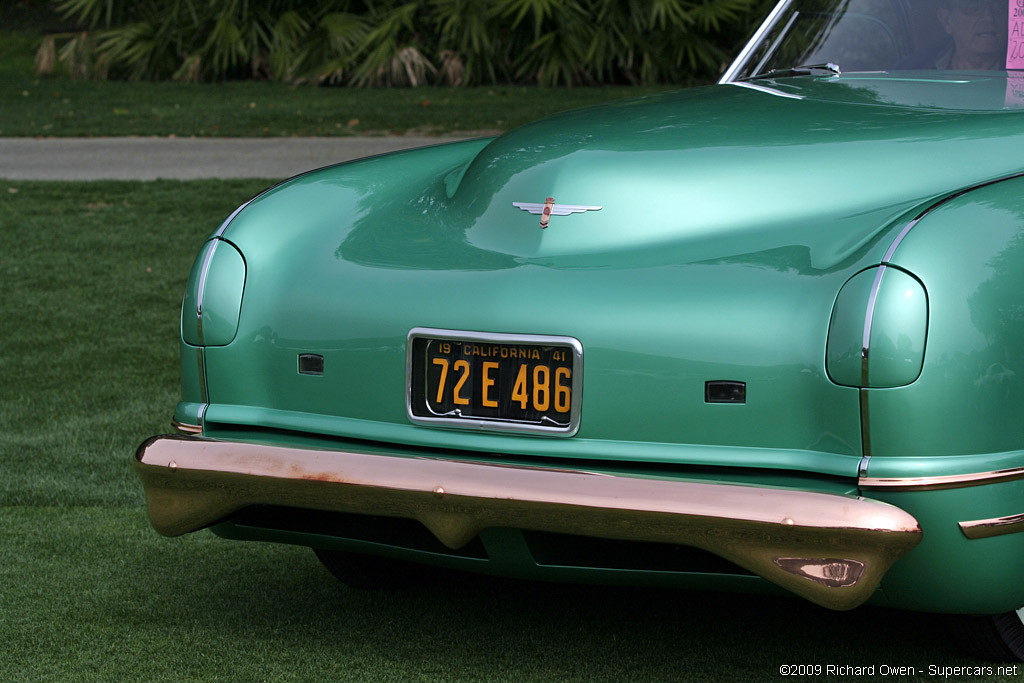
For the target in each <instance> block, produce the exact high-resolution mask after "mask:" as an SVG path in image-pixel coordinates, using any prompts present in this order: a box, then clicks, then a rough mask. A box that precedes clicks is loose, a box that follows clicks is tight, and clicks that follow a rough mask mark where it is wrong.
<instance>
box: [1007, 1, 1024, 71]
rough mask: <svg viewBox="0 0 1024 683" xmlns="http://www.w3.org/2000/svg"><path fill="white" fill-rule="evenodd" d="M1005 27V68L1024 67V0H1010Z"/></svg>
mask: <svg viewBox="0 0 1024 683" xmlns="http://www.w3.org/2000/svg"><path fill="white" fill-rule="evenodd" d="M1008 4H1009V6H1010V23H1009V25H1008V28H1007V34H1006V35H1007V41H1006V68H1007V69H1024V0H1010V2H1009V3H1008Z"/></svg>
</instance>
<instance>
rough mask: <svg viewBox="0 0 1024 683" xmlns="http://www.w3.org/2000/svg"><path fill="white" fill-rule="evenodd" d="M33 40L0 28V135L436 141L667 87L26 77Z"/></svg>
mask: <svg viewBox="0 0 1024 683" xmlns="http://www.w3.org/2000/svg"><path fill="white" fill-rule="evenodd" d="M38 42H39V37H38V36H37V35H34V34H32V33H24V32H23V33H13V32H0V103H2V105H0V137H24V136H57V137H67V136H105V135H160V136H167V135H175V136H179V137H184V136H191V135H195V136H199V137H203V136H205V137H265V136H291V135H301V136H306V135H332V136H333V135H361V134H372V135H388V134H391V135H394V134H409V133H414V134H426V135H442V134H456V133H466V132H479V131H484V132H489V131H502V130H507V129H509V128H512V127H515V126H518V125H520V124H523V123H526V122H527V121H532V120H534V119H537V118H540V117H542V116H546V115H548V114H553V113H555V112H558V111H563V110H565V109H572V108H576V107H583V106H587V105H590V104H597V103H600V102H606V101H608V100H615V99H621V98H623V97H636V96H640V95H645V94H651V93H655V92H661V91H664V90H669V89H672V88H669V87H665V86H661V87H600V88H599V87H593V88H570V89H565V88H536V87H530V88H525V87H512V86H507V87H483V88H433V87H429V88H426V87H425V88H393V89H389V88H369V89H356V88H326V87H324V88H321V87H314V86H289V85H283V84H280V83H267V82H245V81H238V82H229V83H203V84H187V83H149V82H123V81H85V80H75V79H72V78H70V77H68V76H47V77H40V78H37V77H36V76H35V75H34V67H33V54H34V51H35V47H36V46H37V45H38Z"/></svg>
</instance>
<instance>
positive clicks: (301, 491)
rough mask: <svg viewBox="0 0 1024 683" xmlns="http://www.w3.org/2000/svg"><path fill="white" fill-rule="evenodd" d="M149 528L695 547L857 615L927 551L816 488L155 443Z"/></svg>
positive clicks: (142, 468)
mask: <svg viewBox="0 0 1024 683" xmlns="http://www.w3.org/2000/svg"><path fill="white" fill-rule="evenodd" d="M135 469H136V472H137V473H138V475H139V477H140V478H141V479H142V483H143V486H144V487H145V489H146V499H147V503H148V507H149V518H150V521H151V522H152V523H153V526H154V527H155V528H156V530H157V531H159V532H160V533H162V534H165V535H167V536H177V535H179V534H184V533H188V532H190V531H195V530H197V529H201V528H203V527H206V526H209V525H210V524H213V523H215V522H218V521H220V520H222V519H224V518H225V517H226V516H228V515H230V514H231V513H232V512H235V511H237V510H239V509H241V508H243V507H246V506H248V505H254V504H269V505H283V506H289V507H297V508H308V509H315V510H331V511H340V512H351V513H363V514H374V515H384V516H389V517H403V518H408V519H415V520H418V521H420V522H421V523H422V524H423V525H424V526H426V527H427V528H428V529H429V530H430V531H431V532H433V534H434V535H435V536H437V538H438V539H439V540H440V541H441V542H442V543H444V544H445V545H447V546H448V547H450V548H459V547H461V546H463V545H464V544H466V543H468V542H469V541H470V540H472V539H473V538H474V537H475V536H476V535H477V534H478V533H479V532H480V531H481V530H483V529H486V528H489V527H513V528H520V529H533V530H538V531H550V532H556V533H566V534H578V535H584V536H595V537H600V538H611V539H624V540H632V541H654V542H660V543H674V544H679V545H686V546H694V547H697V548H702V549H704V550H707V551H710V552H712V553H715V554H717V555H719V556H721V557H723V558H725V559H727V560H730V561H731V562H733V563H735V564H737V565H739V566H741V567H744V568H745V569H747V570H749V571H751V572H753V573H755V574H757V575H759V576H761V577H763V578H765V579H767V580H769V581H772V582H773V583H776V584H778V585H779V586H782V587H783V588H785V589H787V590H789V591H792V592H793V593H796V594H797V595H800V596H802V597H804V598H806V599H808V600H810V601H812V602H815V603H817V604H819V605H823V606H825V607H829V608H832V609H851V608H853V607H856V606H857V605H859V604H861V603H862V602H864V601H865V600H867V599H868V597H869V596H870V595H871V594H872V592H874V590H875V589H876V588H877V586H878V584H879V582H880V581H881V579H882V576H884V574H885V572H886V571H888V569H889V567H890V566H892V564H893V563H894V562H895V561H896V560H897V559H899V558H900V557H901V556H903V555H904V554H905V553H906V552H907V551H909V550H910V549H911V548H913V547H914V546H916V545H917V544H918V543H919V542H920V541H921V528H920V526H919V525H918V523H917V520H916V519H914V517H912V516H911V515H909V514H907V513H906V512H904V511H903V510H901V509H899V508H897V507H894V506H892V505H889V504H887V503H882V502H879V501H875V500H871V499H868V498H859V497H854V496H844V495H836V494H828V493H816V492H811V491H801V490H791V489H779V488H761V487H756V486H743V485H732V484H712V483H706V482H694V481H673V480H662V479H646V478H641V477H629V476H617V475H607V474H595V473H590V472H583V471H575V470H556V469H544V468H530V467H520V466H508V465H497V464H487V463H475V462H465V461H458V460H444V459H434V458H413V457H397V456H386V455H374V454H367V453H358V452H349V451H318V450H304V449H297V448H284V447H279V446H266V445H256V444H247V443H235V442H229V441H216V440H211V439H202V438H195V437H180V436H158V437H154V438H152V439H149V440H148V441H146V442H145V443H143V444H142V445H141V446H140V447H139V450H138V452H137V453H136V462H135Z"/></svg>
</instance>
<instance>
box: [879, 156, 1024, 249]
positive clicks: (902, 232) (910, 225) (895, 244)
mask: <svg viewBox="0 0 1024 683" xmlns="http://www.w3.org/2000/svg"><path fill="white" fill-rule="evenodd" d="M1016 178H1024V173H1013V174H1011V175H1007V176H1003V177H1002V178H996V179H995V180H987V181H985V182H983V183H978V184H977V185H971V186H970V187H967V188H964V189H962V190H960V191H959V192H954V193H953V194H951V195H949V196H948V197H945V198H943V199H941V200H939V201H938V202H936V203H934V204H932V205H930V206H928V207H927V208H926V209H925V210H924V211H922V212H921V213H920V214H918V216H917V217H916V218H914V220H912V221H910V222H909V223H907V225H906V226H905V227H904V228H903V229H902V230H900V234H899V235H897V236H896V239H894V240H893V242H892V244H890V245H889V248H888V249H887V250H886V252H885V256H883V257H882V263H889V262H891V261H892V257H893V256H894V255H895V254H896V249H897V248H899V246H900V243H901V242H902V241H903V239H904V238H905V237H906V236H907V235H908V234H909V233H910V231H911V230H913V229H914V227H915V226H916V225H917V224H918V223H920V222H921V220H922V219H923V218H924V217H925V216H927V215H928V214H930V213H931V212H932V211H935V210H936V209H938V208H939V207H941V206H942V205H944V204H946V203H947V202H951V201H953V200H954V199H956V198H958V197H962V196H963V195H965V194H967V193H968V192H973V191H974V190H980V189H981V188H983V187H988V186H989V185H995V184H997V183H1001V182H1003V181H1004V180H1014V179H1016Z"/></svg>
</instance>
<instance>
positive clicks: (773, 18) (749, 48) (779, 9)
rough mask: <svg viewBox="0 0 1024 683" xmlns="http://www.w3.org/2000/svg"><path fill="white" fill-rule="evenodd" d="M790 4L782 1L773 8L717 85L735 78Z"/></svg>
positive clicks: (788, 1)
mask: <svg viewBox="0 0 1024 683" xmlns="http://www.w3.org/2000/svg"><path fill="white" fill-rule="evenodd" d="M791 3H792V0H782V2H780V3H779V4H777V5H776V6H775V9H773V10H772V11H771V14H769V15H768V18H766V19H765V20H764V21H763V22H762V23H761V25H760V26H759V27H758V29H757V30H756V31H754V35H752V36H751V37H750V40H748V41H747V44H746V45H744V46H743V49H742V50H741V51H740V53H739V55H737V57H736V59H734V60H732V64H730V65H729V68H728V69H726V70H725V73H724V74H722V77H721V78H720V79H718V82H719V83H728V82H730V81H732V80H733V78H734V77H735V76H736V72H737V71H739V70H740V68H741V67H742V66H743V63H744V62H746V61H747V58H748V57H749V56H750V53H751V52H753V50H754V47H755V46H756V45H757V44H758V43H759V42H761V38H762V37H763V36H764V34H765V33H768V31H770V30H771V28H772V27H773V26H774V25H775V22H777V21H778V20H779V15H780V14H782V13H783V12H784V11H785V10H786V8H787V7H789V5H790V4H791Z"/></svg>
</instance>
